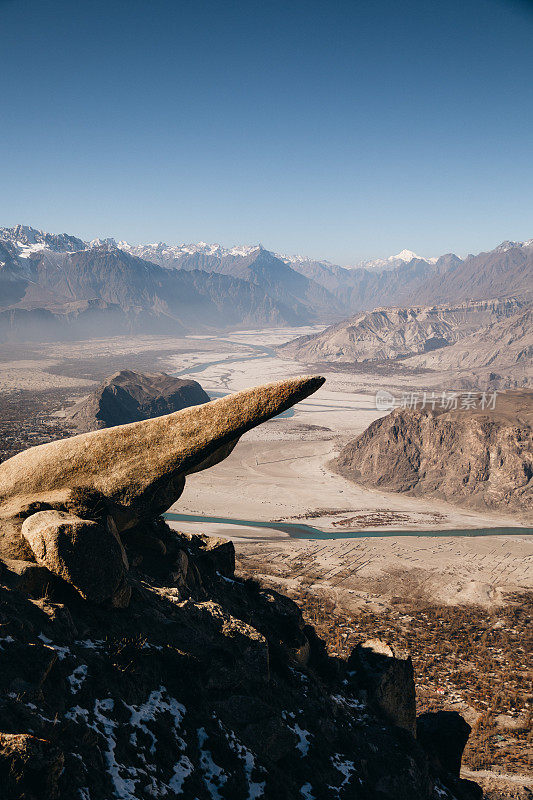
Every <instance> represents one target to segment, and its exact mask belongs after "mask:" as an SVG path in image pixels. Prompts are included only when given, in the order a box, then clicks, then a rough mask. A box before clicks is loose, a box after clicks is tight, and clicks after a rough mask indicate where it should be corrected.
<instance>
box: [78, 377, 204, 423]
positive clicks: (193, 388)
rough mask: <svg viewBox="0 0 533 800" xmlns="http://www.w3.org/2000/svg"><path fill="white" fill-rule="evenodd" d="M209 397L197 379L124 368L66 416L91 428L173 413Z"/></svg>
mask: <svg viewBox="0 0 533 800" xmlns="http://www.w3.org/2000/svg"><path fill="white" fill-rule="evenodd" d="M209 399H210V398H209V395H208V394H207V392H204V390H203V389H202V387H201V386H200V384H199V383H198V382H197V381H193V380H181V379H180V378H173V377H172V376H171V375H166V374H165V373H160V374H158V375H148V374H142V373H139V372H133V371H132V370H121V371H120V372H117V373H116V374H115V375H112V376H111V377H110V378H107V379H106V380H105V381H104V382H103V383H102V384H100V386H98V388H97V389H95V391H94V392H92V393H91V394H90V395H89V397H87V398H85V399H83V400H81V401H80V402H79V403H76V404H75V405H74V406H73V407H72V408H70V409H69V410H68V412H67V415H66V418H67V420H68V421H69V422H70V423H72V424H73V425H74V426H75V427H76V428H78V429H79V430H85V431H92V430H97V429H98V428H110V427H112V426H113V425H126V424H128V423H130V422H139V421H140V420H142V419H150V418H152V417H158V416H161V415H162V414H171V413H172V412H174V411H180V409H182V408H188V407H189V406H197V405H200V404H201V403H208V402H209Z"/></svg>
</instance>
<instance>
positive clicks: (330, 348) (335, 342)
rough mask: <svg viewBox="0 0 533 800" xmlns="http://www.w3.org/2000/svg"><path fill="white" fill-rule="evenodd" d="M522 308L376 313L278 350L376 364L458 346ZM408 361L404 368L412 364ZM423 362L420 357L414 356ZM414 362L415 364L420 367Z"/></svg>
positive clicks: (498, 304) (492, 304)
mask: <svg viewBox="0 0 533 800" xmlns="http://www.w3.org/2000/svg"><path fill="white" fill-rule="evenodd" d="M520 308H521V302H520V301H519V300H506V301H498V300H492V301H487V302H474V303H462V304H458V305H449V306H444V305H442V306H422V307H421V306H416V307H411V308H378V309H375V310H374V311H370V312H365V313H362V314H358V315H356V316H355V317H352V318H350V319H349V320H346V321H344V322H341V323H338V324H337V325H333V326H331V327H329V328H326V330H324V331H321V332H320V333H317V334H313V335H311V336H302V337H300V338H299V339H295V340H294V341H292V342H288V343H287V344H285V345H282V346H281V347H280V350H281V351H282V352H284V353H286V354H287V355H292V356H294V357H295V358H297V359H299V360H302V361H307V362H317V361H344V362H350V361H358V362H365V361H376V360H382V359H394V358H399V357H401V358H405V357H406V356H408V355H414V354H418V353H426V352H428V351H433V350H435V351H436V352H439V353H440V352H443V351H442V350H438V349H437V348H443V349H444V350H448V349H449V348H448V347H447V345H450V344H453V343H455V342H457V341H458V340H459V339H461V338H463V337H465V336H468V335H469V334H471V333H472V331H475V330H477V329H479V328H481V327H482V326H484V325H486V324H488V323H492V322H495V321H497V320H499V319H500V318H506V317H508V316H509V315H512V314H514V313H515V312H516V311H517V310H518V309H520ZM411 361H412V359H408V360H407V362H406V363H411ZM419 362H420V363H423V362H422V357H419ZM419 362H417V363H419Z"/></svg>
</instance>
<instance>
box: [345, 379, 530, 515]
mask: <svg viewBox="0 0 533 800" xmlns="http://www.w3.org/2000/svg"><path fill="white" fill-rule="evenodd" d="M532 399H533V393H532V392H510V393H509V394H505V395H503V394H502V395H499V396H498V397H497V399H496V406H495V409H494V410H491V409H487V408H486V409H484V410H482V409H480V408H479V407H478V408H475V409H468V410H461V409H460V408H459V409H458V410H451V411H442V410H441V409H439V407H438V406H437V407H436V408H435V409H434V410H431V409H430V408H428V407H426V408H424V409H409V408H397V409H395V410H394V411H392V412H391V413H390V414H388V415H387V416H385V417H381V418H380V419H378V420H376V421H375V422H373V423H372V424H371V425H370V426H369V427H368V428H367V430H366V431H365V432H364V433H363V434H361V436H359V437H358V438H357V439H355V440H354V441H353V442H350V443H349V444H347V445H346V446H345V447H344V449H343V450H342V451H341V453H340V455H339V456H338V458H337V459H336V461H335V466H336V468H337V469H338V470H339V471H340V472H341V473H342V474H343V475H345V476H347V477H349V478H352V479H353V480H357V481H359V482H363V483H367V484H370V485H371V486H379V487H380V488H382V489H389V490H391V491H396V492H410V493H413V494H423V495H424V496H427V495H428V494H429V495H431V494H432V495H435V496H438V497H443V498H445V499H446V500H448V501H451V502H456V503H458V504H459V505H473V506H484V507H487V506H488V507H489V508H499V509H509V510H516V511H523V512H525V513H527V514H529V515H531V513H532V512H533V427H532V423H533V414H532V411H531V409H532Z"/></svg>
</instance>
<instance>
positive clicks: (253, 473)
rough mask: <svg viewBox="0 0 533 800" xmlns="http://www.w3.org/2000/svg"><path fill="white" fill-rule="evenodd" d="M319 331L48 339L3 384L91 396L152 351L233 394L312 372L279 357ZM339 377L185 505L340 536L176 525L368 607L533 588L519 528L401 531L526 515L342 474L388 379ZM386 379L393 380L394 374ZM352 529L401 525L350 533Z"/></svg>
mask: <svg viewBox="0 0 533 800" xmlns="http://www.w3.org/2000/svg"><path fill="white" fill-rule="evenodd" d="M310 330H311V329H305V330H304V329H295V330H287V329H281V330H270V331H246V332H241V333H234V334H228V335H225V336H220V337H213V336H198V337H186V338H180V339H176V338H173V337H117V338H115V339H102V340H93V341H91V342H77V343H72V344H70V343H59V344H53V345H38V346H34V347H32V348H31V354H28V356H26V358H23V357H21V356H20V354H19V353H18V352H17V353H16V354H14V357H13V358H9V353H7V354H4V355H3V358H0V391H2V390H4V391H9V390H12V389H13V388H28V389H32V388H33V389H35V390H41V389H43V388H52V387H57V386H61V387H65V388H66V387H72V389H73V390H77V391H78V393H79V392H81V391H83V388H84V387H85V386H87V387H91V386H94V383H95V381H94V379H93V380H90V379H88V378H87V377H86V374H85V369H86V368H87V365H89V366H90V367H91V365H93V364H101V365H107V364H109V365H111V364H112V365H113V369H111V368H110V369H109V371H108V372H105V373H104V374H109V372H112V371H114V370H115V369H117V366H116V365H117V363H118V364H120V367H118V368H125V367H129V368H136V364H138V363H139V362H138V360H137V361H135V360H134V359H139V358H140V357H144V358H145V359H147V363H148V364H149V365H150V367H149V370H150V371H158V370H164V371H167V372H170V373H174V374H180V376H183V377H186V376H187V375H190V377H192V378H194V379H196V380H198V381H200V383H201V384H202V386H203V387H204V388H205V389H206V390H207V391H210V392H213V393H217V392H232V391H237V390H239V389H243V388H246V387H249V386H254V385H257V384H260V383H265V382H267V381H272V380H279V379H282V378H285V377H290V376H294V375H298V374H301V373H302V372H305V371H306V370H305V367H302V365H301V364H299V363H297V362H295V361H292V360H290V359H287V358H280V357H278V356H277V355H276V353H275V352H274V350H273V348H275V346H276V345H277V344H280V343H282V342H284V341H287V340H288V339H290V338H293V336H296V335H302V334H304V333H308V332H310ZM5 347H6V346H4V349H5ZM151 354H153V355H151ZM0 355H2V354H0ZM78 361H79V363H80V364H82V363H83V365H84V367H83V371H82V372H80V373H79V374H77V373H76V372H75V371H74V372H73V370H72V364H73V363H77V362H78ZM67 362H68V364H69V369H68V370H67V369H65V374H61V365H62V364H66V363H67ZM141 363H142V362H141ZM51 368H53V370H54V371H53V373H51V372H49V371H48V370H49V369H51ZM89 371H90V372H91V374H93V375H95V374H96V372H97V370H95V369H94V368H91V370H89ZM145 371H148V370H146V368H145ZM326 377H327V381H326V384H325V385H324V386H323V387H322V388H321V389H320V390H319V391H318V392H317V393H316V394H315V395H313V396H312V397H310V398H308V399H307V400H305V401H304V402H302V403H300V404H298V406H297V407H296V408H295V409H294V412H293V413H291V414H290V415H289V416H287V417H285V418H284V419H278V420H272V421H270V422H268V423H266V424H264V425H262V426H261V427H259V428H257V429H256V430H254V431H251V432H250V433H248V434H247V435H246V436H244V437H243V439H242V440H241V442H240V443H239V444H238V445H237V447H236V449H235V450H234V452H233V453H232V454H231V456H230V457H229V458H228V459H226V460H225V461H224V462H222V463H221V464H219V465H217V466H216V467H214V468H212V469H210V470H208V471H206V472H203V473H199V474H196V475H192V476H190V477H189V478H188V480H187V486H186V488H185V492H184V494H183V496H182V497H181V498H180V500H179V502H178V503H177V504H176V505H175V507H174V508H173V509H172V510H173V511H176V512H179V513H186V514H191V515H201V516H209V517H223V518H225V519H226V520H229V519H239V520H250V521H263V522H268V521H273V520H280V521H284V522H295V521H298V522H301V523H308V524H310V525H313V526H316V527H318V528H320V529H322V530H325V531H331V532H333V531H335V532H336V533H337V534H338V536H339V538H336V539H334V540H329V541H309V540H302V539H294V538H291V537H290V536H289V534H288V533H286V532H283V531H282V530H279V529H275V528H262V529H258V528H255V527H253V526H252V525H250V526H249V527H247V526H242V525H239V526H236V525H232V524H230V523H228V522H227V521H226V522H224V523H206V522H202V523H201V524H199V523H195V522H180V523H179V524H176V525H175V527H178V528H181V529H183V530H187V531H189V532H201V531H203V532H205V533H208V534H212V535H223V536H227V537H229V538H231V539H233V540H234V541H235V543H236V546H237V549H238V552H239V553H240V555H241V557H242V558H243V560H244V562H246V563H247V564H248V565H250V566H253V567H254V569H256V570H257V571H258V572H260V571H263V572H264V573H266V574H270V575H271V576H273V577H274V578H275V580H276V581H278V582H279V583H280V585H284V584H286V583H287V582H289V583H290V582H294V581H302V580H303V581H306V582H307V584H309V585H314V586H315V587H316V588H317V589H319V588H320V587H323V588H327V589H328V591H331V590H334V591H335V592H337V593H339V595H342V596H343V597H344V599H346V600H348V601H350V602H353V603H356V604H357V603H361V602H364V603H366V602H373V603H378V604H379V602H382V599H383V598H386V597H388V596H394V595H397V594H401V593H402V592H404V593H411V594H413V593H414V594H417V593H423V594H425V595H427V596H431V597H432V598H433V599H440V600H443V601H445V602H464V601H475V602H477V601H480V602H486V603H490V602H493V601H497V600H498V599H500V598H501V597H502V596H503V594H504V593H505V592H508V591H519V590H522V589H529V588H531V587H532V584H533V576H532V570H531V562H532V559H533V547H532V538H533V537H530V536H527V535H523V534H520V531H519V528H517V531H516V534H515V533H514V532H513V533H512V534H510V535H507V536H498V537H494V536H490V537H484V538H463V539H460V538H455V537H449V536H445V537H441V538H438V539H436V538H431V537H427V536H414V537H413V536H404V535H401V531H416V530H420V531H427V530H442V531H444V530H446V529H476V528H490V527H496V526H497V527H509V526H520V525H521V524H523V523H522V521H521V519H520V518H519V517H518V516H516V515H515V516H509V515H504V514H497V513H494V512H478V511H474V510H465V509H460V508H457V507H455V506H452V505H450V504H449V503H445V502H442V501H438V500H434V499H432V498H431V499H427V500H426V499H424V498H411V497H408V496H404V495H398V494H393V493H387V492H379V491H374V490H371V489H368V488H363V487H360V486H357V485H356V484H354V483H352V482H350V481H348V480H346V479H345V478H343V477H341V476H339V475H337V474H335V473H333V472H331V470H330V469H329V466H328V464H329V461H330V460H331V459H332V458H333V457H334V456H335V455H336V454H337V453H338V451H339V449H340V447H341V446H342V444H343V443H344V442H345V441H346V440H347V439H348V438H350V437H353V436H355V435H357V434H358V433H360V432H362V431H363V430H364V429H365V428H366V427H367V426H368V425H369V424H370V423H371V422H372V421H373V420H374V419H376V418H377V417H379V416H380V413H381V412H379V411H377V410H376V408H375V402H374V393H375V390H376V388H377V385H376V380H377V378H376V376H372V377H371V379H369V378H368V376H364V375H350V374H346V373H336V372H328V373H327V376H326ZM379 387H380V388H385V389H390V388H392V387H389V386H387V385H384V384H383V383H381V384H379ZM443 388H445V387H443ZM446 388H447V387H446ZM343 521H344V525H343V524H342V523H343ZM347 528H356V529H361V530H364V529H372V530H376V528H377V529H378V530H382V531H383V532H386V531H398V532H399V533H398V535H397V536H394V537H379V538H372V539H350V538H349V534H348V533H346V529H347ZM380 598H381V599H380Z"/></svg>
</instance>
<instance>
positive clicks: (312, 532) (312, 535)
mask: <svg viewBox="0 0 533 800" xmlns="http://www.w3.org/2000/svg"><path fill="white" fill-rule="evenodd" d="M163 516H164V517H165V519H167V520H170V521H172V522H198V523H206V522H214V523H217V524H218V525H241V526H243V527H246V528H270V529H271V530H272V529H273V530H276V531H282V533H288V534H289V536H292V537H293V538H294V539H372V538H378V537H384V536H432V537H438V536H472V537H473V536H516V535H517V534H520V535H523V534H529V535H531V534H533V528H516V527H513V528H463V529H461V528H458V529H450V530H440V531H436V530H428V531H422V530H412V531H410V530H395V531H390V530H376V531H360V530H346V529H343V530H342V531H323V530H321V529H320V528H315V527H314V526H313V525H306V524H305V523H300V522H260V521H258V520H250V519H233V518H231V517H204V516H199V515H196V514H174V513H172V512H171V511H169V512H168V513H167V514H164V515H163Z"/></svg>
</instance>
